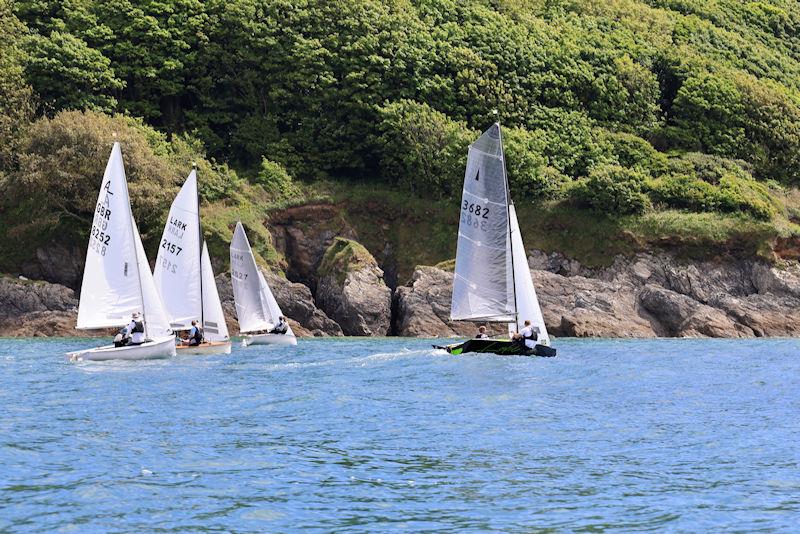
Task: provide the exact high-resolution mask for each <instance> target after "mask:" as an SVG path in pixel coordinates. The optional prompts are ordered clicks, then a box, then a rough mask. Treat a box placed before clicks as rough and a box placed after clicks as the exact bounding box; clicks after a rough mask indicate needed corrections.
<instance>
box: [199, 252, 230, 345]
mask: <svg viewBox="0 0 800 534" xmlns="http://www.w3.org/2000/svg"><path fill="white" fill-rule="evenodd" d="M200 271H201V272H202V278H203V335H204V337H205V338H206V339H207V340H209V341H227V340H228V325H227V324H226V323H225V314H224V313H223V311H222V303H221V302H220V300H219V292H218V291H217V282H216V280H215V279H214V270H213V269H212V268H211V258H210V257H209V255H208V247H206V244H205V243H203V256H202V259H201V262H200Z"/></svg>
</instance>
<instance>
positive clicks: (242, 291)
mask: <svg viewBox="0 0 800 534" xmlns="http://www.w3.org/2000/svg"><path fill="white" fill-rule="evenodd" d="M231 283H232V285H233V298H234V300H235V301H236V316H237V318H238V319H239V331H240V332H242V333H243V334H245V333H249V332H259V331H269V330H271V329H272V328H274V326H275V324H276V323H277V322H278V317H281V316H282V315H283V313H282V312H281V308H280V306H278V302H277V301H276V300H275V297H274V296H273V295H272V291H270V289H269V286H268V285H267V281H266V280H264V275H263V274H261V271H260V270H259V269H258V266H257V265H256V259H255V257H254V256H253V249H252V248H250V241H248V239H247V234H246V233H245V231H244V227H243V226H242V223H241V222H237V223H236V230H235V231H234V232H233V240H232V241H231ZM242 344H243V345H244V346H245V347H246V346H248V345H297V338H296V337H295V335H294V332H292V328H291V327H289V330H287V332H286V333H285V334H266V333H261V334H253V335H249V336H246V337H245V339H244V341H243V342H242Z"/></svg>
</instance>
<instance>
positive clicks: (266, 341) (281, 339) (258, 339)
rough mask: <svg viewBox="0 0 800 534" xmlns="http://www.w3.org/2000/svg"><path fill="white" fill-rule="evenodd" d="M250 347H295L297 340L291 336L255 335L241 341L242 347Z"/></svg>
mask: <svg viewBox="0 0 800 534" xmlns="http://www.w3.org/2000/svg"><path fill="white" fill-rule="evenodd" d="M250 345H275V346H279V347H291V346H294V345H297V338H296V337H294V336H293V335H291V334H256V335H253V336H245V338H244V339H243V340H242V346H243V347H249V346H250Z"/></svg>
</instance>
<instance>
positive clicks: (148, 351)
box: [67, 336, 175, 362]
mask: <svg viewBox="0 0 800 534" xmlns="http://www.w3.org/2000/svg"><path fill="white" fill-rule="evenodd" d="M67 356H68V357H69V360H70V361H72V362H77V361H92V362H102V361H106V360H160V359H163V358H169V357H171V356H175V338H174V337H172V336H167V337H161V338H157V339H154V340H152V341H147V342H146V343H142V344H141V345H126V346H124V347H115V346H114V345H105V346H103V347H95V348H93V349H88V350H79V351H75V352H68V353H67Z"/></svg>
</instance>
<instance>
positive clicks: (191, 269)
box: [153, 170, 231, 354]
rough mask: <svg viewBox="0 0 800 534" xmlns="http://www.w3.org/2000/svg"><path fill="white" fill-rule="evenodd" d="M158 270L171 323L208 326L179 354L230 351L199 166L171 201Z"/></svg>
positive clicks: (181, 327)
mask: <svg viewBox="0 0 800 534" xmlns="http://www.w3.org/2000/svg"><path fill="white" fill-rule="evenodd" d="M153 276H154V279H155V284H156V288H158V293H159V295H161V298H162V301H163V302H164V308H165V310H166V312H167V316H168V317H169V321H170V326H171V327H172V328H173V329H174V330H189V329H190V328H191V327H192V321H198V323H199V325H200V326H201V327H202V329H203V343H201V344H200V345H186V344H182V343H179V344H178V347H177V349H178V354H230V352H231V341H230V337H229V336H228V326H227V324H225V315H224V314H223V311H222V304H221V303H220V300H219V293H218V292H217V283H216V281H215V280H214V271H213V269H212V268H211V259H210V258H209V256H208V248H207V247H206V243H205V241H204V240H203V232H202V227H201V225H200V196H199V194H198V189H197V172H196V171H194V170H192V172H191V173H190V174H189V177H188V178H186V182H184V184H183V187H181V190H180V191H179V192H178V195H177V196H176V197H175V200H174V201H173V202H172V206H171V207H170V210H169V215H168V217H167V224H166V225H165V226H164V233H163V235H162V236H161V242H160V244H159V248H158V258H156V266H155V271H154V273H153Z"/></svg>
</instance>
